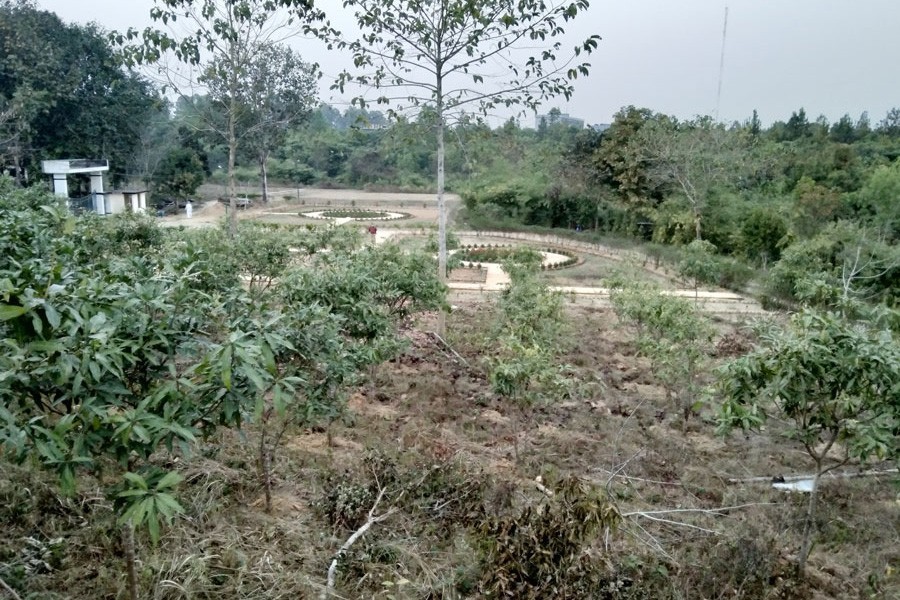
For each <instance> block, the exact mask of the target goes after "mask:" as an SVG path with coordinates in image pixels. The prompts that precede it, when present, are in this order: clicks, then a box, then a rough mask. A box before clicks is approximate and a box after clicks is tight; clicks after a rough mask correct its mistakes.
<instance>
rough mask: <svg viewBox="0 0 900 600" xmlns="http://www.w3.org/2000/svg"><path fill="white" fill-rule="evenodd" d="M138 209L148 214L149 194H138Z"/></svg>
mask: <svg viewBox="0 0 900 600" xmlns="http://www.w3.org/2000/svg"><path fill="white" fill-rule="evenodd" d="M138 208H140V209H141V210H142V211H144V212H147V192H141V193H140V194H138Z"/></svg>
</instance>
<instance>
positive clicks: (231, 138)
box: [228, 117, 237, 238]
mask: <svg viewBox="0 0 900 600" xmlns="http://www.w3.org/2000/svg"><path fill="white" fill-rule="evenodd" d="M236 155H237V137H236V136H235V131H234V117H230V118H229V121H228V235H229V236H231V237H232V238H234V237H235V236H237V198H236V195H237V190H236V189H235V185H234V163H235V156H236Z"/></svg>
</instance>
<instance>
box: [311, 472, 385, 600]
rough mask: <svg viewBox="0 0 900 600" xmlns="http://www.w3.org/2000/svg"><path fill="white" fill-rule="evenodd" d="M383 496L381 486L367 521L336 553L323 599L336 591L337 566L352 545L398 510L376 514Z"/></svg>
mask: <svg viewBox="0 0 900 600" xmlns="http://www.w3.org/2000/svg"><path fill="white" fill-rule="evenodd" d="M382 497H384V488H381V489H380V490H379V491H378V497H376V498H375V503H374V504H373V505H372V508H370V509H369V517H368V518H367V519H366V522H365V523H363V524H362V525H361V526H360V528H359V529H357V530H356V531H354V532H353V535H351V536H350V537H348V538H347V541H346V542H344V544H343V545H342V546H341V548H340V549H339V550H338V551H337V553H336V554H335V555H334V558H333V559H332V561H331V566H329V567H328V579H327V581H326V583H325V589H324V590H322V594H321V596H319V598H321V600H327V598H328V596H330V595H331V593H332V592H333V591H334V580H335V578H336V576H337V567H338V561H339V560H340V559H341V558H342V557H343V556H344V554H346V553H347V551H348V550H349V549H350V547H351V546H352V545H353V544H355V543H356V542H357V540H359V538H361V537H362V536H363V535H364V534H365V533H366V532H367V531H368V530H369V528H370V527H372V525H374V524H375V523H378V522H380V521H384V520H385V519H387V518H388V517H390V516H391V515H392V514H393V513H394V512H396V510H397V509H396V508H391V509H390V510H388V511H387V512H386V513H384V514H381V515H378V516H377V517H376V516H375V510H376V509H377V508H378V504H379V503H380V502H381V499H382Z"/></svg>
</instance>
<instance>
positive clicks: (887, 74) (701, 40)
mask: <svg viewBox="0 0 900 600" xmlns="http://www.w3.org/2000/svg"><path fill="white" fill-rule="evenodd" d="M37 2H38V5H39V6H40V7H41V8H42V9H44V10H49V11H52V12H55V13H57V14H58V15H59V16H60V17H61V18H62V19H63V20H64V21H66V22H76V23H87V22H96V23H98V24H99V25H101V26H102V27H103V28H105V29H108V30H124V29H127V28H128V27H135V28H138V29H142V28H143V27H146V26H148V25H151V24H152V22H151V20H150V8H151V7H152V6H153V0H87V1H79V0H37ZM332 3H333V5H334V7H335V10H339V5H340V4H341V2H340V1H339V0H328V1H327V2H319V3H318V5H319V6H322V7H325V9H326V11H331V10H332V9H331V8H330V4H332ZM726 8H727V14H728V18H727V35H726V36H725V43H724V69H723V70H722V71H721V72H722V77H721V96H719V93H718V90H719V84H720V64H722V63H721V59H722V56H723V54H722V50H723V28H724V25H725V14H726ZM338 20H339V21H340V20H341V17H340V16H339V15H338ZM343 22H344V24H345V26H346V24H348V23H349V21H348V20H344V21H343ZM898 27H900V1H898V0H617V1H612V0H607V1H602V0H593V1H592V2H591V6H590V8H589V9H588V11H587V12H585V13H582V14H580V15H579V16H578V18H577V19H576V20H575V21H574V23H571V24H569V26H568V27H567V41H568V42H569V45H575V44H576V43H577V41H578V40H580V39H584V38H586V37H588V36H589V35H592V34H598V35H600V36H601V38H602V41H601V42H600V45H599V48H598V49H597V50H596V51H595V52H594V53H593V54H592V55H591V56H590V58H589V61H590V62H591V64H592V66H591V72H590V76H589V77H587V78H584V79H579V80H578V81H577V83H576V91H575V95H574V96H573V97H572V99H571V100H570V101H568V102H566V101H564V100H556V101H553V102H551V103H549V104H547V105H545V107H544V109H542V111H541V112H545V111H546V110H549V109H550V108H559V109H560V110H561V111H562V112H564V113H568V114H570V115H572V116H574V117H578V118H582V119H584V120H585V121H586V122H587V123H591V124H593V123H609V122H611V121H612V119H613V115H614V114H615V113H616V112H617V111H618V110H619V109H620V108H622V107H624V106H628V105H635V106H638V107H646V108H650V109H651V110H654V111H657V112H662V113H666V114H669V115H674V116H676V117H678V118H691V117H693V116H696V115H713V116H716V114H717V113H718V117H719V119H721V120H722V121H725V122H731V121H745V120H747V119H748V118H749V117H750V115H751V113H752V111H753V110H754V109H756V110H757V111H758V113H759V116H760V118H761V119H762V121H763V123H766V124H770V123H772V122H774V121H777V120H787V119H788V118H789V117H790V116H791V113H792V112H793V111H796V110H798V109H799V108H801V107H802V108H804V109H805V110H806V113H807V116H808V117H809V118H810V120H812V119H815V118H816V117H817V116H819V115H824V116H825V117H826V118H827V119H828V120H829V121H830V122H834V121H837V120H838V119H839V118H840V117H841V116H843V115H844V114H845V113H846V114H850V116H851V117H852V118H853V119H854V120H856V119H857V118H858V117H859V116H860V114H861V113H862V112H863V111H867V112H868V114H869V118H870V119H871V121H872V123H873V124H877V123H878V122H879V121H880V120H881V119H882V118H884V116H885V114H886V113H887V111H888V110H890V109H891V108H893V107H900V77H898V74H900V35H898V34H897V30H898ZM292 44H293V45H294V46H295V47H296V48H297V49H298V50H299V51H300V52H301V53H302V54H303V55H304V58H305V59H306V60H308V61H314V62H317V63H319V64H320V65H321V68H322V70H323V72H324V73H325V74H326V75H334V74H336V73H337V72H339V71H340V70H341V68H344V67H345V66H346V65H348V64H349V62H348V60H347V59H346V58H345V57H342V56H340V55H339V54H337V53H335V52H328V51H326V50H325V49H324V48H322V47H320V46H319V45H318V44H316V43H314V42H310V41H309V40H302V39H297V40H294V41H293V42H292ZM321 99H322V100H323V101H325V102H329V103H332V104H335V105H337V106H341V105H342V103H345V102H346V100H347V99H346V98H342V97H339V96H335V95H334V92H331V91H330V90H329V89H328V85H327V83H325V84H323V85H322V90H321ZM545 109H546V110H545ZM529 121H530V119H523V121H522V123H523V125H530V124H531V123H530V122H529Z"/></svg>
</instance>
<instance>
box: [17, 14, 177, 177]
mask: <svg viewBox="0 0 900 600" xmlns="http://www.w3.org/2000/svg"><path fill="white" fill-rule="evenodd" d="M0 56H3V60H2V61H0V156H5V158H6V159H7V160H8V161H9V162H10V163H12V164H14V165H16V166H17V167H19V168H20V169H17V170H18V171H19V172H21V169H25V168H32V169H36V168H37V166H38V163H39V161H40V160H42V159H48V158H65V157H70V156H83V157H87V158H107V159H109V160H110V162H111V163H112V165H113V171H112V176H113V179H114V180H120V179H122V178H124V175H125V171H126V168H127V165H128V163H129V161H130V157H131V155H132V154H133V152H134V148H135V146H137V145H138V141H139V138H140V135H141V133H142V131H143V128H144V126H145V124H146V123H148V121H149V119H150V117H151V115H152V114H153V113H154V110H155V109H159V108H160V107H161V106H162V103H161V101H160V100H159V98H158V96H157V95H156V93H155V92H154V91H153V90H152V88H151V86H150V84H149V83H148V82H147V81H145V80H143V79H141V78H140V77H138V76H137V75H136V74H135V73H132V72H130V71H128V70H126V69H123V66H122V63H121V61H120V59H119V58H118V57H117V56H116V55H115V53H114V52H113V50H112V48H111V47H110V44H109V42H107V40H106V38H105V36H104V35H103V34H102V33H101V32H100V31H99V30H97V29H96V27H94V26H79V25H66V24H64V23H63V22H62V21H61V20H60V19H59V17H57V16H56V15H55V14H53V13H50V12H47V11H41V10H38V9H36V8H35V7H34V5H33V4H31V3H28V2H13V1H10V0H5V1H3V2H0Z"/></svg>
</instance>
